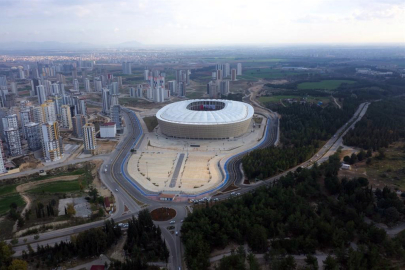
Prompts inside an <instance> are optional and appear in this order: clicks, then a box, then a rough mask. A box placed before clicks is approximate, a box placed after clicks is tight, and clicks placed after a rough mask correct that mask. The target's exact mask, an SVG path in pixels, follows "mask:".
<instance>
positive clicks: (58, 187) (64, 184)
mask: <svg viewBox="0 0 405 270" xmlns="http://www.w3.org/2000/svg"><path fill="white" fill-rule="evenodd" d="M78 191H80V184H79V180H74V181H60V182H54V183H46V184H41V185H38V186H37V187H35V188H33V189H30V190H29V191H28V192H29V193H65V192H78Z"/></svg>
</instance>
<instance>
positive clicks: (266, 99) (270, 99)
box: [258, 96, 330, 103]
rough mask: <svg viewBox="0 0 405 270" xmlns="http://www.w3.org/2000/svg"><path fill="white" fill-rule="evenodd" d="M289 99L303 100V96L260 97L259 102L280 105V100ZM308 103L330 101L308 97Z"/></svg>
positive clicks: (326, 98) (327, 98)
mask: <svg viewBox="0 0 405 270" xmlns="http://www.w3.org/2000/svg"><path fill="white" fill-rule="evenodd" d="M289 98H291V99H292V98H295V99H298V100H299V99H301V98H302V97H301V96H270V97H259V98H258V100H259V101H260V102H261V103H268V102H272V103H279V102H280V99H281V100H284V99H289ZM307 101H308V102H315V103H316V102H319V101H322V102H323V103H328V102H329V101H330V99H329V97H307Z"/></svg>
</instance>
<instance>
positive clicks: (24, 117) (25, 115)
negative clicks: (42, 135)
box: [20, 109, 32, 139]
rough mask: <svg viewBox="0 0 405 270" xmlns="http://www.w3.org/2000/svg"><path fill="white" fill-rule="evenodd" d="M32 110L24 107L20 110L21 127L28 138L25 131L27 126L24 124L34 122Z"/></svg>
mask: <svg viewBox="0 0 405 270" xmlns="http://www.w3.org/2000/svg"><path fill="white" fill-rule="evenodd" d="M31 118H32V117H31V112H30V110H29V109H24V110H21V111H20V120H21V127H22V131H23V136H24V138H25V139H27V134H26V133H25V128H24V126H25V125H26V124H28V123H29V122H32V119H31Z"/></svg>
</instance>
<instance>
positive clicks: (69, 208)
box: [66, 203, 76, 217]
mask: <svg viewBox="0 0 405 270" xmlns="http://www.w3.org/2000/svg"><path fill="white" fill-rule="evenodd" d="M66 213H67V215H68V216H69V217H72V216H74V215H75V214H76V210H75V207H74V206H73V204H71V203H69V204H68V205H67V210H66Z"/></svg>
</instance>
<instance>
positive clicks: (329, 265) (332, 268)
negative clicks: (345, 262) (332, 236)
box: [323, 255, 339, 270]
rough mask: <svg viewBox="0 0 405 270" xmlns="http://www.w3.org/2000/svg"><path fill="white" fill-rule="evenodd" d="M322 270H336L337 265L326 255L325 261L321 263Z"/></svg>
mask: <svg viewBox="0 0 405 270" xmlns="http://www.w3.org/2000/svg"><path fill="white" fill-rule="evenodd" d="M323 269H324V270H338V269H339V268H338V263H337V261H336V259H335V258H333V257H332V256H330V255H328V257H326V260H324V261H323Z"/></svg>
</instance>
